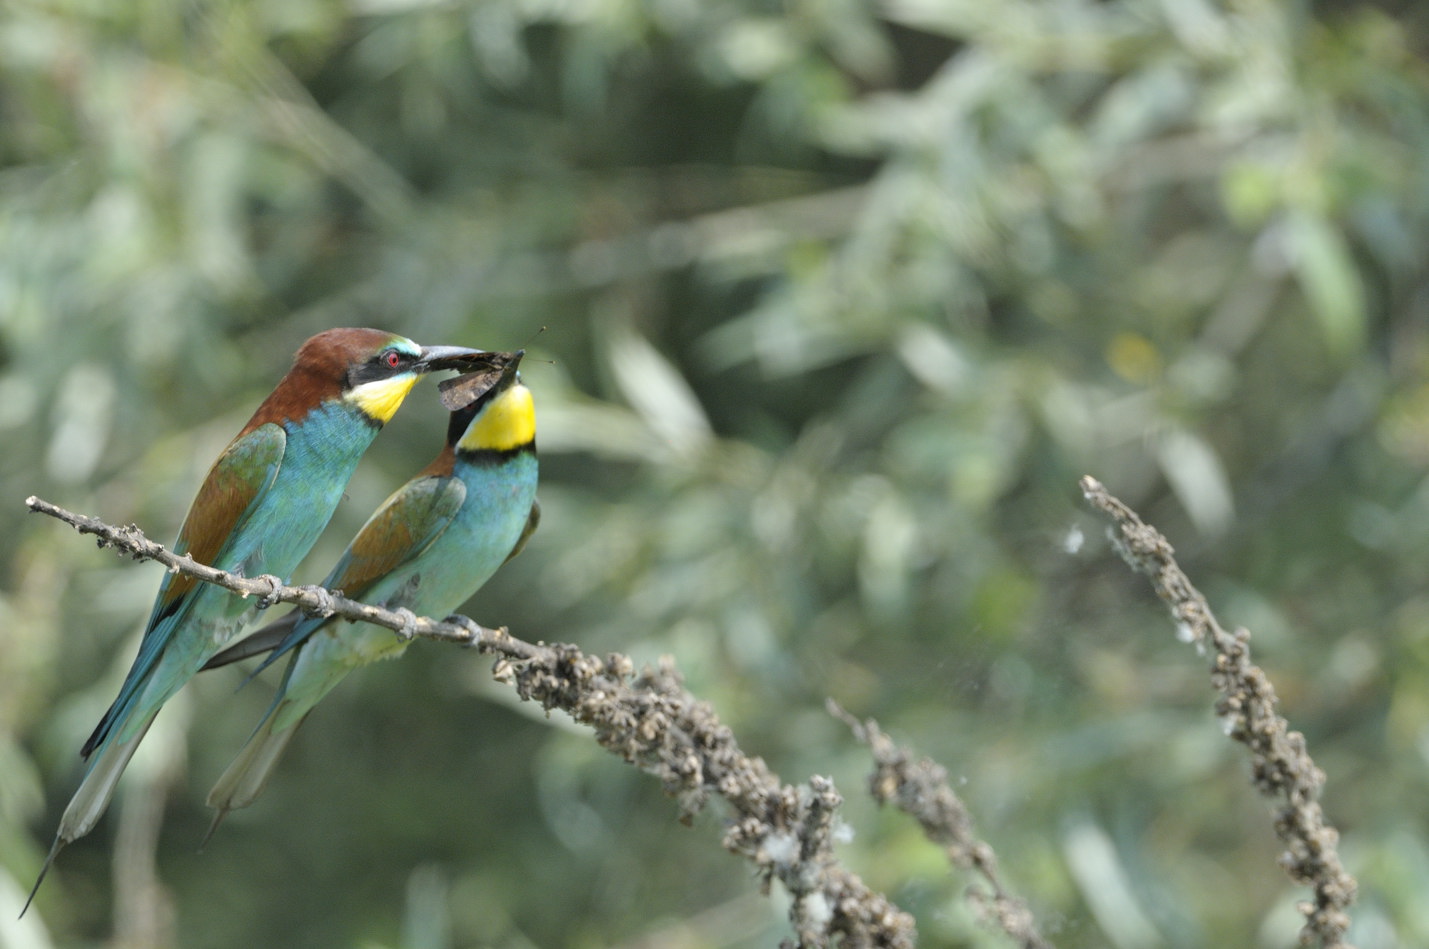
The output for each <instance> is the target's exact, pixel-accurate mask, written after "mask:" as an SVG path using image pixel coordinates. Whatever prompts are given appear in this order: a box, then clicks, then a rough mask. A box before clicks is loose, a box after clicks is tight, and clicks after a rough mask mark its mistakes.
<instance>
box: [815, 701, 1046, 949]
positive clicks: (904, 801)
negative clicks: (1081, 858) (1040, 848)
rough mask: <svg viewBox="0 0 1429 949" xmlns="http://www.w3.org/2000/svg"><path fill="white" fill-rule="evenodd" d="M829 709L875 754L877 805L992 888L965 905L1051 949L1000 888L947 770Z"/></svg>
mask: <svg viewBox="0 0 1429 949" xmlns="http://www.w3.org/2000/svg"><path fill="white" fill-rule="evenodd" d="M828 710H829V714H830V715H832V716H834V717H835V718H837V719H839V720H840V721H842V722H843V723H844V724H845V725H847V726H848V727H849V728H850V729H851V730H852V731H853V734H854V737H855V738H857V739H858V740H859V741H861V742H863V743H864V744H865V745H867V746H868V749H869V751H870V752H871V753H872V754H873V763H874V769H873V773H872V774H871V775H869V778H868V788H869V792H870V793H871V794H872V795H873V797H874V800H876V801H878V803H880V804H887V803H888V802H889V801H892V802H893V804H894V806H895V807H897V808H898V809H899V810H901V811H903V812H904V813H905V814H907V815H908V816H910V817H912V818H913V819H914V820H916V821H917V822H918V824H919V826H921V827H922V828H923V834H924V835H925V836H926V837H927V838H928V839H929V840H931V841H932V842H933V843H935V844H938V845H939V846H940V847H942V848H943V852H944V853H946V854H947V855H948V860H949V861H951V862H952V864H953V865H954V866H956V867H958V868H960V869H962V870H972V871H975V872H977V873H978V874H980V875H981V876H982V878H983V879H984V880H985V881H986V882H987V883H988V885H989V886H991V887H992V892H991V893H987V892H986V891H984V890H983V889H982V888H981V887H978V886H975V885H974V886H970V887H968V889H967V894H966V895H967V899H968V902H969V903H971V904H972V906H973V909H974V910H975V911H976V912H977V915H978V917H979V919H981V920H982V922H983V923H984V924H986V925H989V926H996V927H997V928H999V929H1001V930H1002V931H1003V932H1004V933H1006V934H1007V935H1008V936H1009V937H1010V938H1011V939H1012V940H1013V942H1015V943H1017V945H1019V946H1021V947H1022V949H1052V943H1050V942H1048V941H1047V940H1046V939H1044V938H1043V937H1042V936H1041V934H1040V933H1038V932H1037V922H1036V920H1035V919H1033V918H1032V912H1031V910H1029V909H1028V908H1027V906H1026V904H1024V903H1023V902H1022V901H1021V900H1019V899H1017V898H1016V897H1015V896H1013V895H1011V894H1010V893H1008V892H1007V889H1006V888H1005V887H1004V886H1003V885H1002V879H1001V877H1000V875H999V874H998V872H997V855H996V854H995V853H993V850H992V847H991V846H990V845H989V844H987V843H985V842H984V841H981V840H978V839H977V837H976V835H975V834H974V833H973V826H972V816H971V815H970V814H969V813H968V809H967V806H966V805H965V804H964V803H963V802H962V799H961V798H959V797H958V796H957V794H955V793H953V789H952V786H951V785H950V784H949V783H948V772H947V771H946V770H945V769H944V768H943V767H942V766H940V765H939V764H937V763H936V762H934V761H933V760H931V759H929V758H920V759H918V760H917V761H914V760H913V756H912V754H910V753H909V752H908V751H906V750H905V749H903V748H900V747H899V746H898V745H897V744H895V743H894V741H893V739H892V738H889V737H888V735H887V734H885V733H884V732H883V731H882V730H881V729H880V728H879V727H878V723H877V722H876V721H874V720H873V719H871V718H870V719H867V720H865V721H859V720H858V719H857V718H855V717H854V716H852V715H850V714H849V713H848V712H846V711H844V710H843V708H842V707H840V706H839V704H838V703H837V702H835V701H834V700H833V699H829V700H828Z"/></svg>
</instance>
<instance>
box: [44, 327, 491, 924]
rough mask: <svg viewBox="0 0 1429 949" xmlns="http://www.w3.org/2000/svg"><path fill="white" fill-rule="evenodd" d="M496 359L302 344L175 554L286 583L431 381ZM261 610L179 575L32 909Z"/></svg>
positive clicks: (375, 345)
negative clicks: (152, 738) (184, 697)
mask: <svg viewBox="0 0 1429 949" xmlns="http://www.w3.org/2000/svg"><path fill="white" fill-rule="evenodd" d="M485 358H487V354H485V353H483V352H482V351H481V350H475V349H464V348H460V347H455V346H435V347H428V348H423V347H421V346H418V345H417V344H416V343H414V342H412V341H411V340H410V339H406V338H404V337H401V336H396V335H394V334H392V333H387V332H383V331H381V330H374V329H332V330H328V331H327V332H324V333H319V334H318V335H317V336H314V337H312V338H311V339H309V340H308V341H307V342H305V343H303V345H302V347H301V348H300V349H299V350H298V352H297V355H296V356H295V357H294V359H293V366H292V368H291V369H290V370H289V371H288V374H287V375H286V376H284V377H283V380H282V381H281V382H279V383H278V387H277V388H276V389H274V390H273V392H272V394H270V395H269V396H268V398H267V399H266V400H264V402H263V404H262V405H260V406H259V407H258V411H257V412H255V413H254V414H253V417H252V418H251V419H249V420H248V424H247V425H245V426H244V427H243V430H242V431H241V432H239V433H238V436H237V437H236V438H234V440H233V441H232V442H231V443H229V445H228V447H227V448H226V449H224V451H223V454H221V455H219V457H218V460H217V461H216V462H214V465H213V468H212V469H210V470H209V473H208V476H207V477H206V478H205V479H204V482H203V485H202V486H201V487H200V488H199V491H198V495H197V496H196V497H195V498H194V501H193V505H192V506H191V507H190V508H189V513H188V516H187V517H186V518H185V519H184V524H183V527H182V528H181V529H180V530H179V537H178V540H177V541H176V542H175V544H174V548H173V549H174V550H175V551H176V552H178V553H184V554H188V555H190V556H191V557H193V558H194V559H195V560H198V561H199V562H200V563H206V564H210V565H212V566H214V567H218V568H219V569H222V570H229V571H233V572H236V573H241V574H243V575H244V576H248V577H255V576H259V575H261V574H275V575H277V576H279V577H286V576H287V575H288V574H290V573H291V572H292V570H293V568H294V567H296V566H297V565H298V561H300V560H301V559H302V558H303V556H304V555H305V554H307V552H308V550H309V548H311V547H312V545H313V543H314V542H315V541H316V540H317V538H318V535H319V534H320V533H322V530H323V528H324V527H325V526H327V522H328V520H329V519H330V518H331V517H332V514H333V511H334V510H335V509H336V507H337V503H338V500H339V499H340V498H341V497H342V492H343V488H344V487H345V486H346V485H347V481H348V478H350V477H351V476H352V472H353V469H355V468H356V467H357V462H358V459H360V458H361V457H362V453H363V452H364V451H366V450H367V446H368V445H370V444H371V443H372V440H373V438H374V437H376V435H377V431H378V430H379V429H380V428H381V427H382V425H383V424H384V423H385V422H387V421H388V420H389V419H391V418H392V416H393V415H394V414H396V412H397V409H398V408H399V407H400V406H401V405H402V400H403V399H404V398H406V396H407V393H408V392H410V391H411V389H412V386H413V385H414V384H415V383H416V382H417V380H418V379H419V378H421V377H422V376H423V375H424V374H426V373H428V372H431V371H433V370H437V369H472V368H482V367H483V366H484V363H483V361H482V360H483V359H485ZM252 607H253V604H252V603H251V601H248V600H245V599H243V598H241V597H239V596H237V595H235V594H233V593H230V592H228V591H227V590H224V589H222V588H220V587H216V586H213V585H211V584H206V583H199V582H197V581H195V580H193V579H192V578H190V577H186V576H179V575H175V574H166V575H165V576H164V578H163V580H162V582H161V583H160V584H159V594H158V597H157V599H156V600H155V602H154V609H153V613H152V614H151V615H150V617H149V623H148V626H147V627H146V628H145V630H144V636H143V639H142V640H141V641H140V645H139V655H138V657H137V658H135V660H134V664H133V666H131V667H130V669H129V674H128V676H127V677H126V678H125V679H124V684H123V685H122V686H121V687H120V689H119V696H118V697H117V698H116V699H115V700H114V704H113V705H111V706H110V707H109V710H108V711H107V712H105V713H104V717H103V718H102V719H101V720H100V722H99V725H98V727H97V728H95V730H94V733H93V734H92V735H90V736H89V740H88V741H86V742H85V743H84V748H83V749H82V751H81V755H82V756H83V757H84V758H86V759H87V760H88V762H89V765H88V768H87V770H86V771H85V775H84V778H83V780H82V781H81V782H80V786H79V790H78V791H76V792H75V795H74V797H73V798H72V799H71V800H70V803H69V806H68V807H66V808H65V812H64V816H63V817H61V818H60V826H59V830H58V832H57V833H56V834H55V842H54V845H53V846H52V847H51V848H50V852H49V855H48V856H47V857H46V858H45V863H44V866H43V867H42V868H41V870H40V875H39V879H37V880H36V881H35V886H34V889H32V890H31V891H30V899H29V900H27V901H26V903H25V907H26V908H27V909H28V908H29V905H30V902H31V901H33V900H34V898H35V893H36V892H38V890H39V888H40V883H42V882H43V881H44V878H45V874H46V873H48V872H49V869H50V865H51V864H52V863H53V862H54V859H55V857H56V855H58V853H59V851H60V849H61V848H62V847H63V846H64V845H65V844H67V843H69V842H71V841H73V840H76V839H78V838H79V837H82V836H84V835H85V834H87V833H89V831H90V829H91V828H93V827H94V824H95V822H96V821H98V820H99V817H100V815H101V814H103V813H104V809H105V808H106V807H107V806H108V804H109V799H110V797H111V796H112V795H113V793H114V788H115V785H116V783H117V782H118V780H119V776H120V775H121V774H122V773H123V771H124V768H125V766H126V765H127V764H128V763H129V759H130V757H132V756H133V754H134V751H135V749H136V748H137V747H138V746H139V742H140V741H141V740H142V739H143V737H144V733H145V732H146V731H147V730H148V728H149V726H150V724H152V723H153V721H154V716H155V715H156V714H157V713H158V711H159V708H160V706H162V705H163V704H164V702H166V701H167V700H168V699H169V697H170V696H172V695H173V694H174V693H175V692H177V691H178V690H179V688H180V687H181V686H182V685H183V684H184V683H185V682H187V681H188V680H189V679H190V678H192V677H193V676H194V674H195V673H197V672H198V671H199V669H200V668H201V667H202V666H203V664H204V663H205V662H207V661H208V659H209V658H210V657H212V656H213V655H214V654H216V653H218V652H219V651H220V650H222V649H223V648H224V647H225V646H227V645H228V644H229V642H230V641H231V640H232V638H233V637H234V635H235V634H236V633H237V632H238V631H239V630H240V629H241V628H242V627H243V626H244V625H245V623H246V622H247V621H248V620H249V619H250V618H251V610H252Z"/></svg>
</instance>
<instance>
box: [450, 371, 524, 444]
mask: <svg viewBox="0 0 1429 949" xmlns="http://www.w3.org/2000/svg"><path fill="white" fill-rule="evenodd" d="M535 438H536V404H535V402H534V401H532V399H531V390H530V389H528V388H526V387H525V386H523V385H521V384H520V383H517V384H516V385H514V386H512V387H511V388H509V389H507V390H506V391H505V392H500V393H498V394H497V395H496V397H495V398H494V399H492V400H491V401H490V402H489V403H487V406H486V408H484V409H482V410H481V414H480V415H478V416H477V417H476V418H475V419H473V420H472V422H471V424H470V425H468V426H467V427H466V434H464V435H462V437H461V441H460V442H458V443H457V448H459V449H461V450H462V451H510V450H511V449H513V448H520V447H521V446H522V445H526V444H529V443H530V442H532V441H533V440H534V439H535Z"/></svg>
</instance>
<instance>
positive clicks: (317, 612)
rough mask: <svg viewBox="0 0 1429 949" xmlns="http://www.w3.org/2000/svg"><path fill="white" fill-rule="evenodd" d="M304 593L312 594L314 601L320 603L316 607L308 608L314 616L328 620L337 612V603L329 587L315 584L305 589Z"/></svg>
mask: <svg viewBox="0 0 1429 949" xmlns="http://www.w3.org/2000/svg"><path fill="white" fill-rule="evenodd" d="M303 592H304V593H310V594H312V597H313V599H315V600H317V601H318V602H317V605H316V606H313V607H308V608H307V610H308V612H309V613H311V614H312V615H314V616H318V617H321V618H322V619H327V618H328V617H329V616H331V615H333V614H334V613H336V612H337V601H336V600H334V599H333V595H332V591H331V590H329V589H328V588H327V587H324V586H319V585H317V584H314V585H312V586H310V587H304V588H303Z"/></svg>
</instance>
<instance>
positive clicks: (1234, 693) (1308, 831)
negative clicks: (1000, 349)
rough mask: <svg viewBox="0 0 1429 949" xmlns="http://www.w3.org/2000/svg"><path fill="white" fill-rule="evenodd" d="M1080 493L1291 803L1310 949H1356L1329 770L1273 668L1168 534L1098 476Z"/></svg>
mask: <svg viewBox="0 0 1429 949" xmlns="http://www.w3.org/2000/svg"><path fill="white" fill-rule="evenodd" d="M1081 488H1082V494H1083V495H1084V496H1085V497H1086V499H1087V501H1088V502H1089V503H1090V504H1091V505H1092V506H1093V507H1095V508H1096V509H1097V510H1099V511H1101V512H1102V513H1103V514H1105V515H1106V516H1107V517H1109V518H1111V521H1112V526H1113V527H1114V529H1115V533H1114V534H1113V535H1112V542H1113V544H1114V545H1115V547H1116V550H1117V552H1118V553H1119V554H1121V557H1122V559H1123V560H1125V561H1126V562H1127V564H1128V565H1129V566H1130V567H1131V568H1132V569H1133V570H1135V571H1136V572H1138V573H1143V574H1145V575H1146V576H1148V577H1150V578H1151V585H1152V586H1153V587H1154V588H1155V590H1156V593H1157V595H1158V596H1160V597H1161V599H1162V600H1163V601H1165V603H1166V605H1167V606H1168V607H1170V609H1171V616H1172V617H1173V618H1174V619H1175V620H1176V623H1177V625H1178V629H1179V630H1180V631H1181V634H1182V635H1183V637H1184V638H1188V639H1189V640H1190V641H1191V642H1193V643H1196V644H1197V646H1198V647H1200V648H1204V649H1206V650H1207V651H1208V652H1209V654H1210V657H1211V684H1212V685H1214V686H1215V688H1216V691H1217V692H1218V693H1220V696H1219V698H1217V699H1216V714H1218V715H1220V716H1221V719H1222V721H1225V722H1227V723H1228V724H1229V731H1228V734H1229V736H1230V737H1231V738H1232V739H1233V740H1234V741H1238V742H1240V743H1241V744H1243V745H1245V746H1246V747H1247V748H1248V749H1249V750H1250V762H1251V781H1252V783H1253V784H1254V785H1255V787H1256V788H1257V789H1258V790H1259V791H1260V792H1261V793H1262V794H1264V795H1266V796H1267V797H1275V798H1278V799H1280V801H1281V802H1282V803H1281V805H1280V806H1279V807H1278V808H1277V809H1276V811H1275V832H1276V834H1278V835H1279V836H1280V839H1281V840H1283V841H1284V842H1285V844H1286V847H1287V848H1288V849H1287V850H1286V852H1285V853H1284V854H1283V855H1282V856H1281V858H1280V864H1281V866H1283V867H1284V868H1285V872H1287V873H1288V874H1290V878H1291V879H1292V880H1294V881H1295V882H1296V883H1300V884H1304V885H1305V886H1309V887H1312V888H1313V890H1314V900H1313V901H1305V902H1302V903H1301V904H1300V910H1301V912H1303V913H1304V914H1305V917H1306V921H1305V926H1304V927H1303V928H1302V929H1301V931H1300V942H1301V944H1302V945H1307V946H1308V945H1317V944H1318V945H1320V946H1322V947H1324V949H1354V947H1353V946H1351V945H1350V944H1349V943H1347V942H1345V932H1346V930H1348V929H1349V925H1350V917H1349V913H1348V909H1349V907H1350V904H1351V903H1353V902H1354V898H1355V888H1356V884H1355V878H1354V877H1352V876H1351V875H1350V874H1349V873H1348V872H1346V871H1345V868H1344V866H1343V865H1342V864H1341V863H1340V855H1339V851H1338V849H1337V844H1338V842H1339V833H1338V832H1337V831H1336V830H1335V829H1334V828H1333V827H1331V826H1330V825H1329V823H1328V822H1326V820H1325V813H1324V811H1323V810H1322V809H1321V807H1320V801H1319V798H1320V789H1321V787H1322V786H1323V785H1324V783H1325V773H1324V772H1323V771H1321V770H1320V769H1319V768H1317V767H1316V766H1315V762H1314V761H1312V760H1311V759H1310V755H1309V753H1308V752H1307V751H1306V750H1305V736H1304V735H1302V734H1300V733H1299V732H1292V731H1290V728H1289V723H1287V722H1286V721H1285V719H1284V718H1283V717H1282V716H1281V715H1280V714H1279V713H1278V712H1277V711H1276V710H1275V706H1276V704H1277V699H1276V697H1275V688H1274V687H1273V686H1272V685H1271V684H1270V679H1269V678H1268V677H1267V676H1266V674H1265V672H1264V670H1262V669H1261V668H1260V667H1259V666H1256V665H1255V664H1253V663H1252V662H1251V661H1250V633H1249V632H1248V631H1247V630H1245V629H1243V628H1240V629H1237V630H1236V631H1235V632H1233V633H1232V632H1227V631H1226V630H1225V628H1224V627H1222V626H1221V624H1220V623H1219V622H1218V621H1217V620H1216V617H1215V615H1214V614H1212V613H1211V608H1210V606H1209V605H1207V603H1206V598H1205V596H1204V595H1202V594H1201V591H1199V590H1197V589H1196V588H1195V586H1194V585H1192V583H1191V581H1190V579H1189V578H1188V577H1187V576H1186V574H1185V572H1184V571H1183V570H1182V569H1181V567H1180V565H1179V564H1177V563H1176V558H1175V556H1174V554H1175V551H1174V550H1173V549H1172V547H1171V544H1170V543H1169V542H1167V540H1166V538H1165V537H1164V536H1162V534H1161V532H1160V531H1158V530H1157V529H1156V528H1154V527H1152V526H1150V525H1149V524H1146V523H1145V522H1143V521H1142V520H1141V518H1140V517H1139V516H1137V514H1136V512H1135V511H1133V510H1132V509H1131V508H1129V507H1127V506H1126V505H1125V504H1123V503H1122V502H1121V501H1120V500H1118V499H1117V498H1115V497H1113V496H1112V495H1110V494H1108V493H1107V490H1106V488H1105V487H1103V486H1102V484H1101V482H1099V481H1097V480H1096V479H1095V478H1092V477H1084V478H1082V480H1081Z"/></svg>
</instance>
